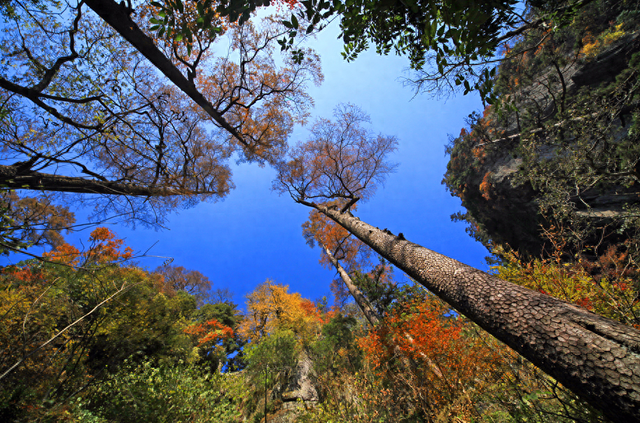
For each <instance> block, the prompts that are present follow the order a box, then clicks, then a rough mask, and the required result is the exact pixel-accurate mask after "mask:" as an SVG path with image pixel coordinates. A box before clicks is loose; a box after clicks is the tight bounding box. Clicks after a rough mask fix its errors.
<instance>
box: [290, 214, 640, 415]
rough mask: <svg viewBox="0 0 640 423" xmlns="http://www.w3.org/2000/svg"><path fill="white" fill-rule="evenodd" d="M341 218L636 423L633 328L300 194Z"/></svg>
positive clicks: (491, 328)
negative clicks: (520, 284) (485, 270)
mask: <svg viewBox="0 0 640 423" xmlns="http://www.w3.org/2000/svg"><path fill="white" fill-rule="evenodd" d="M299 202H300V203H302V204H305V205H307V206H310V207H314V208H315V209H317V210H318V211H319V212H321V213H323V214H324V215H326V216H327V217H329V218H330V219H332V220H334V221H335V222H336V223H338V224H340V225H341V226H342V227H344V228H345V229H346V230H348V231H349V232H350V233H352V234H353V235H355V236H356V237H357V238H358V239H360V240H361V241H362V242H364V243H365V244H367V245H368V246H369V247H371V248H372V249H373V250H374V251H376V252H377V253H378V254H380V255H381V256H382V257H384V258H385V259H387V260H389V261H390V262H391V263H393V264H394V265H396V266H397V267H398V268H400V269H402V270H403V271H405V272H406V273H407V274H408V275H409V276H410V277H412V278H413V279H415V280H416V281H417V282H419V283H420V284H422V285H423V286H424V287H426V288H427V289H428V290H429V291H431V292H433V293H434V294H436V295H437V296H438V297H440V298H441V299H442V300H444V301H446V302H447V303H449V304H450V305H451V306H452V307H454V308H455V309H456V310H457V311H458V312H460V313H462V314H463V315H465V316H466V317H468V318H469V319H471V320H472V321H474V322H475V323H477V324H478V325H479V326H480V327H482V328H483V329H485V330H486V331H487V332H489V333H490V334H491V335H493V336H495V337H496V338H497V339H499V340H500V341H502V342H504V343H505V344H507V345H508V346H510V347H511V348H513V349H514V350H516V351H517V352H518V353H520V354H521V355H522V356H524V357H525V358H527V359H528V360H530V361H531V362H532V363H533V364H535V365H536V366H538V367H540V368H541V369H542V370H543V371H545V372H546V373H547V374H549V375H550V376H552V377H553V378H555V379H556V380H558V381H559V382H561V383H562V384H563V385H565V386H566V387H567V388H569V389H571V390H572V391H573V392H574V393H576V394H577V395H579V396H580V397H582V398H583V399H584V400H586V401H587V402H588V403H590V404H591V405H592V406H594V407H595V408H597V409H599V410H601V411H602V412H603V413H604V414H605V415H606V416H607V417H608V418H610V419H611V420H613V421H615V422H640V331H638V330H636V329H634V328H632V327H629V326H626V325H623V324H621V323H619V322H615V321H613V320H610V319H607V318H604V317H601V316H598V315H596V314H593V313H591V312H589V311H587V310H585V309H583V308H581V307H578V306H575V305H573V304H569V303H567V302H564V301H561V300H558V299H556V298H553V297H550V296H548V295H544V294H541V293H539V292H536V291H532V290H529V289H526V288H523V287H521V286H518V285H515V284H512V283H509V282H506V281H503V280H501V279H499V278H497V277H495V276H493V275H490V274H488V273H485V272H482V271H480V270H478V269H474V268H473V267H470V266H467V265H466V264H463V263H460V262H459V261H457V260H454V259H451V258H449V257H446V256H443V255H441V254H438V253H436V252H434V251H431V250H429V249H427V248H424V247H422V246H420V245H417V244H414V243H412V242H410V241H407V240H405V239H404V236H403V235H402V234H399V235H398V236H394V235H393V234H391V233H390V232H389V231H386V230H385V231H381V230H380V229H378V228H376V227H374V226H371V225H369V224H367V223H365V222H362V221H360V219H358V218H356V217H353V216H352V215H351V214H350V213H348V212H345V213H341V212H340V211H339V210H337V209H335V208H327V207H326V206H322V205H317V204H315V203H309V202H306V201H299Z"/></svg>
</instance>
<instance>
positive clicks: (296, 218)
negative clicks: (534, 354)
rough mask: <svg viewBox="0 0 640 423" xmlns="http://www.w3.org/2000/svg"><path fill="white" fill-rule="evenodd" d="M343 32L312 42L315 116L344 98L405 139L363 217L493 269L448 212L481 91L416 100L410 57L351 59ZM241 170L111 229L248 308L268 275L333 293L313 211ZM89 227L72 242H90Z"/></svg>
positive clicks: (265, 174) (380, 128) (311, 293)
mask: <svg viewBox="0 0 640 423" xmlns="http://www.w3.org/2000/svg"><path fill="white" fill-rule="evenodd" d="M337 34H338V30H337V27H336V25H335V24H334V25H333V27H329V28H327V29H325V31H323V32H322V33H321V34H320V35H319V36H318V37H317V39H316V40H312V41H311V42H310V46H311V47H313V48H314V49H316V51H317V52H318V53H319V54H320V56H321V59H322V67H323V72H324V75H325V81H324V83H323V84H322V85H321V86H319V87H315V86H312V87H311V89H310V94H311V95H312V97H313V98H314V100H315V108H314V109H313V110H312V115H313V116H312V119H311V121H313V120H314V119H315V118H316V117H324V118H330V117H331V115H332V111H333V108H334V107H335V106H336V105H337V104H339V103H346V102H350V103H353V104H355V105H357V106H359V107H360V108H361V109H363V110H364V111H365V112H366V113H368V114H369V115H370V116H371V122H372V125H371V128H372V129H373V130H374V131H375V132H380V133H383V134H385V135H394V136H396V137H397V138H398V140H399V149H398V151H397V152H396V153H395V154H394V156H393V157H392V160H393V161H394V162H396V163H398V164H399V166H398V169H397V171H396V172H395V173H394V174H392V175H390V177H389V178H388V180H387V183H386V185H385V186H384V187H381V188H379V189H378V191H377V193H376V195H375V196H374V197H373V199H372V200H370V201H369V202H367V203H364V204H359V207H358V212H357V215H358V217H360V218H361V219H362V220H364V221H365V222H367V223H370V224H372V225H374V226H378V227H380V228H388V229H389V230H391V231H392V232H393V233H398V232H403V233H404V235H405V237H406V238H407V239H408V240H410V241H413V242H415V243H418V244H420V245H423V246H425V247H427V248H430V249H432V250H435V251H437V252H439V253H442V254H445V255H448V256H450V257H453V258H455V259H457V260H460V261H462V262H464V263H467V264H469V265H471V266H474V267H478V268H481V269H483V270H486V269H487V266H486V264H485V262H484V257H485V256H486V255H487V251H486V249H485V248H484V247H483V246H482V245H480V244H479V243H476V242H475V241H474V240H473V239H472V238H470V237H469V236H468V235H467V234H466V233H465V232H464V225H463V224H461V223H453V222H451V220H450V217H449V216H450V215H451V214H452V213H455V212H456V211H458V210H461V207H460V201H459V200H458V199H457V198H453V197H451V196H450V194H449V193H448V192H446V190H445V187H444V186H443V185H441V183H440V181H441V180H442V176H443V174H444V172H445V170H446V163H447V157H445V155H444V146H445V145H446V144H447V142H448V134H458V133H459V132H460V128H461V127H462V126H463V125H464V118H465V117H466V116H467V115H468V114H469V113H471V112H472V111H474V110H478V109H480V108H481V104H480V101H479V99H478V97H477V96H475V95H474V96H472V95H469V96H462V95H461V94H460V95H457V96H455V97H453V98H450V99H449V100H447V101H444V100H436V99H432V98H430V97H429V96H427V95H418V96H415V97H414V92H413V91H412V90H411V88H409V87H403V84H402V81H401V77H402V75H403V70H404V69H405V68H406V66H407V64H408V62H407V60H406V59H405V58H402V57H397V56H378V55H377V54H375V52H373V51H369V52H365V53H364V54H362V55H361V56H360V57H359V58H358V59H357V60H356V61H354V62H351V63H347V62H345V61H344V60H343V59H342V56H341V55H340V52H341V51H342V45H341V43H340V41H339V40H337V39H336V37H337ZM305 139H306V129H304V128H299V129H297V130H296V132H295V133H294V136H293V137H292V138H291V140H290V142H291V143H292V144H293V143H295V142H296V141H304V140H305ZM233 174H234V183H235V185H236V189H235V190H233V191H232V192H231V193H230V195H229V196H228V197H227V198H226V199H225V200H223V201H221V202H218V203H201V204H199V205H198V206H196V207H194V208H191V209H187V210H179V211H178V212H177V213H174V214H172V215H170V216H169V217H168V219H167V222H166V225H165V226H166V227H167V228H168V229H166V230H159V231H156V230H153V229H145V228H143V227H137V228H136V229H135V230H133V229H131V228H128V227H124V226H118V225H112V226H111V229H112V230H113V231H114V232H116V234H117V235H118V236H119V237H122V238H125V239H126V244H127V245H129V246H131V247H132V248H133V249H134V250H135V251H136V252H138V253H142V252H145V251H147V250H148V249H149V248H150V247H153V248H151V250H150V251H148V253H147V254H148V255H150V256H160V257H145V258H140V259H139V264H140V265H141V266H143V267H147V268H149V269H153V268H155V267H156V266H158V265H160V264H162V262H163V261H164V260H166V258H169V257H171V258H173V264H174V265H178V266H184V267H186V268H188V269H192V270H198V271H200V272H201V273H203V274H204V275H206V276H208V277H209V278H210V279H211V281H212V282H213V285H214V288H229V289H230V290H231V291H233V292H234V293H235V297H234V299H235V301H236V302H237V303H238V304H240V305H243V304H244V299H243V296H244V295H245V294H246V293H248V292H250V291H251V290H253V289H254V288H255V286H256V285H258V284H259V283H261V282H263V281H264V280H265V279H267V278H269V279H272V280H274V281H276V282H277V283H280V284H285V285H289V287H290V292H300V293H301V294H302V295H303V296H304V297H306V298H310V299H316V298H319V297H322V296H323V295H327V296H330V292H329V284H330V282H331V280H332V279H333V278H334V274H335V272H333V271H330V270H327V269H323V268H322V267H321V266H320V264H319V263H318V259H319V257H320V250H319V249H317V248H316V249H311V248H310V247H308V246H307V245H306V244H305V241H304V239H303V237H302V231H301V225H302V223H303V222H304V221H305V220H306V219H307V216H308V213H309V209H308V208H306V207H304V206H302V205H299V204H296V203H294V202H293V200H291V199H290V198H289V197H286V196H282V197H279V196H278V195H277V194H276V193H274V192H272V191H271V181H272V180H273V178H274V175H275V172H274V171H273V169H271V168H269V167H264V168H260V167H259V166H257V165H247V164H242V165H238V166H235V165H234V166H233ZM79 220H80V218H79ZM89 232H90V229H88V230H85V231H83V232H81V233H80V234H76V235H74V236H72V237H69V241H70V242H74V241H73V240H74V239H84V240H86V239H87V238H88V234H89ZM24 258H25V257H24V256H23V257H18V256H14V257H12V260H13V261H17V260H21V259H24Z"/></svg>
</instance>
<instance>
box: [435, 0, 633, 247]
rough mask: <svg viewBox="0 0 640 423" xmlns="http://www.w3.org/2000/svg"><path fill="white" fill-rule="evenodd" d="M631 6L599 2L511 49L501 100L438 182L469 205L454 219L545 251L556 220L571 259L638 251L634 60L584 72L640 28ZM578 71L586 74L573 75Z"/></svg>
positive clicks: (456, 150)
mask: <svg viewBox="0 0 640 423" xmlns="http://www.w3.org/2000/svg"><path fill="white" fill-rule="evenodd" d="M634 7H635V6H633V5H631V4H629V3H626V2H611V1H607V0H600V1H594V2H591V3H589V4H588V5H587V6H585V7H584V8H582V9H581V10H580V11H579V13H577V14H576V15H575V16H574V17H573V19H572V20H571V21H570V22H568V23H567V25H565V26H562V27H558V28H555V29H554V30H550V29H549V28H547V29H544V28H539V29H531V30H529V31H527V32H525V33H524V34H523V36H522V38H521V39H520V41H519V42H518V43H516V44H514V45H506V46H505V47H504V52H503V54H504V55H505V59H504V60H503V61H502V63H501V65H500V68H499V72H498V74H497V77H496V79H495V87H494V95H495V96H496V97H497V98H499V99H500V101H498V102H496V103H495V105H494V106H493V107H491V108H487V109H486V110H485V113H484V114H483V115H482V116H480V115H479V114H472V115H471V116H470V120H469V121H468V124H469V129H468V130H467V129H463V130H462V131H461V134H460V136H459V137H457V138H455V139H454V140H452V143H451V145H450V146H449V147H448V148H447V153H448V154H450V156H451V159H450V161H449V164H448V166H447V173H446V174H445V178H444V180H443V183H444V184H446V186H447V188H448V189H449V190H450V191H451V193H452V195H455V196H458V197H459V198H460V199H461V200H462V204H463V206H464V207H465V208H466V209H467V212H466V213H460V214H458V215H456V216H453V218H454V220H465V221H467V222H468V223H469V227H468V228H467V230H468V232H470V233H471V234H472V235H473V236H475V237H476V238H477V239H478V240H480V241H482V242H483V243H484V244H485V245H486V246H487V247H491V246H492V245H493V246H495V245H498V244H508V245H510V246H511V247H513V248H516V249H519V250H520V251H521V252H523V253H528V254H530V255H532V256H538V255H539V254H541V253H543V252H544V251H546V254H549V252H550V251H553V249H552V245H551V242H550V240H549V239H548V237H547V236H546V235H544V231H548V230H549V228H550V227H551V226H554V227H555V228H564V229H563V235H562V236H563V238H564V241H565V242H566V251H567V253H568V254H570V255H575V254H578V253H582V252H583V250H584V249H585V248H591V249H592V250H593V251H592V252H590V253H589V254H602V252H604V251H605V250H606V249H607V247H608V246H609V245H613V244H616V243H621V242H626V247H625V248H629V250H630V251H635V250H637V247H636V244H637V236H638V227H639V226H638V223H639V222H638V219H637V212H636V210H637V209H638V204H637V186H638V182H640V180H639V179H638V173H637V170H636V166H637V163H638V162H639V161H640V150H639V149H638V145H640V143H639V142H638V131H637V129H636V126H635V125H636V124H635V122H636V121H637V114H638V109H637V97H638V88H640V85H638V82H637V81H638V79H637V74H638V72H640V69H639V68H638V61H639V60H638V57H636V56H633V57H630V56H631V55H630V54H629V53H628V52H627V53H625V54H626V55H625V54H622V55H619V59H618V62H616V64H615V66H614V65H607V66H610V67H611V69H609V70H608V71H609V72H610V73H609V74H607V75H609V76H607V75H604V74H602V75H601V76H600V77H599V78H600V79H598V80H594V79H593V78H591V79H589V77H590V74H591V73H593V72H595V71H593V70H589V69H592V68H590V67H589V66H592V65H589V61H590V60H592V59H593V58H594V57H595V55H596V54H598V52H601V51H602V50H603V49H604V48H607V47H609V46H611V47H616V48H618V50H619V49H620V47H621V46H624V43H625V41H629V40H630V38H629V37H631V35H630V34H633V33H634V31H636V30H637V27H638V22H637V19H636V16H637V13H635V11H634ZM623 53H624V51H623ZM601 66H605V65H601ZM580 68H584V73H586V76H585V75H582V76H581V75H580V74H578V75H574V72H575V69H580ZM611 75H613V76H615V78H613V77H612V76H611ZM578 77H580V78H579V79H576V78H578ZM571 78H573V79H575V83H574V84H573V85H572V80H571ZM578 87H579V88H578ZM496 173H501V174H500V175H497V174H496ZM541 229H542V231H541ZM596 250H597V251H596ZM634 254H636V253H634Z"/></svg>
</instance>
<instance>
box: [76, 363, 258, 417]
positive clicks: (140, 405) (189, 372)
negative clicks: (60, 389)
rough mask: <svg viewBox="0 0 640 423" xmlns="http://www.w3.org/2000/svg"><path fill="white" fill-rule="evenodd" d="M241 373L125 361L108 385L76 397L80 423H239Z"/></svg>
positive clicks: (180, 364) (241, 398)
mask: <svg viewBox="0 0 640 423" xmlns="http://www.w3.org/2000/svg"><path fill="white" fill-rule="evenodd" d="M246 392H247V390H246V387H245V386H244V385H243V379H242V376H241V375H240V374H220V373H217V372H214V373H209V372H203V371H202V370H201V369H199V368H198V367H194V366H190V365H187V364H185V363H184V362H178V363H177V365H166V364H165V365H157V364H154V361H153V360H148V359H146V360H143V361H142V362H140V363H133V362H129V361H125V363H124V365H123V367H122V368H121V370H120V371H119V372H118V373H117V374H115V375H113V376H112V377H111V378H109V379H108V380H107V381H105V382H103V383H100V384H98V385H95V386H93V387H91V388H90V390H89V392H88V393H87V394H86V396H84V397H80V398H78V399H77V402H76V403H75V404H74V405H75V406H76V407H78V408H80V409H84V410H88V411H89V413H90V414H89V413H87V412H86V411H85V412H78V417H79V418H78V420H79V421H80V422H87V423H88V422H92V421H105V422H106V421H118V422H122V423H126V422H132V423H134V422H135V423H138V422H158V423H159V422H167V423H169V422H187V421H190V422H237V421H240V420H241V408H240V405H241V404H242V402H243V401H244V399H245V397H246V395H247V394H246Z"/></svg>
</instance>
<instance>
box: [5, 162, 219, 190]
mask: <svg viewBox="0 0 640 423" xmlns="http://www.w3.org/2000/svg"><path fill="white" fill-rule="evenodd" d="M0 187H5V188H11V189H30V190H44V191H58V192H74V193H77V194H107V195H137V196H148V197H166V196H170V195H185V194H186V192H183V191H180V190H177V189H173V188H165V187H159V186H157V187H148V186H141V185H136V184H127V183H123V182H115V181H101V180H98V179H85V178H79V177H74V176H61V175H53V174H50V173H40V172H33V171H27V172H21V171H20V170H19V169H18V167H17V166H4V165H0ZM202 194H207V193H202Z"/></svg>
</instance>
